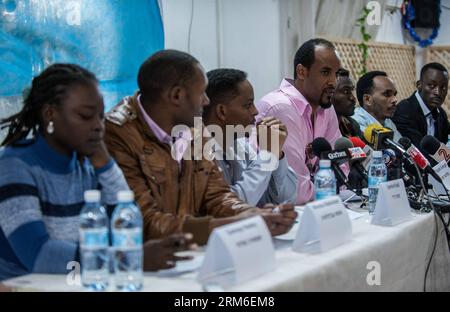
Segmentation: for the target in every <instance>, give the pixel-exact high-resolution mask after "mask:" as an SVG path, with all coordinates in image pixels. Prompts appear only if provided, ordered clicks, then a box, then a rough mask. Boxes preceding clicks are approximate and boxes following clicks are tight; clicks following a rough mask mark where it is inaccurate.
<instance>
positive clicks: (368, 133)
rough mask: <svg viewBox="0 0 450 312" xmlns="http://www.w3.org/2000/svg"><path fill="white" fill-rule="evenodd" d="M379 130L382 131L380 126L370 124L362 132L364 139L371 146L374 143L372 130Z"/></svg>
mask: <svg viewBox="0 0 450 312" xmlns="http://www.w3.org/2000/svg"><path fill="white" fill-rule="evenodd" d="M377 129H378V130H379V129H383V127H382V126H380V125H377V124H370V125H368V126H367V127H366V129H365V130H364V139H365V140H366V141H367V142H369V143H370V144H373V143H374V141H375V137H374V136H373V135H372V133H373V130H377Z"/></svg>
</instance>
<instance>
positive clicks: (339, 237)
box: [292, 196, 352, 253]
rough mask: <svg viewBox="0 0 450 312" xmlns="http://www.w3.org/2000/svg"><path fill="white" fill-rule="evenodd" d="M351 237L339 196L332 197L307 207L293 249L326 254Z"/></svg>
mask: <svg viewBox="0 0 450 312" xmlns="http://www.w3.org/2000/svg"><path fill="white" fill-rule="evenodd" d="M351 236H352V223H351V221H350V218H349V216H348V214H347V211H346V209H345V207H344V205H343V203H342V201H341V199H340V198H339V196H332V197H330V198H327V199H322V200H318V201H315V202H312V203H309V204H307V205H306V207H305V211H304V212H303V215H302V218H301V220H300V226H299V229H298V231H297V237H296V238H295V241H294V245H293V247H292V249H293V250H294V251H297V252H308V253H318V252H324V251H327V250H329V249H332V248H334V247H336V246H338V245H341V244H343V243H345V242H347V241H349V240H350V239H351Z"/></svg>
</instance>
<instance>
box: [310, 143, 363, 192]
mask: <svg viewBox="0 0 450 312" xmlns="http://www.w3.org/2000/svg"><path fill="white" fill-rule="evenodd" d="M312 150H313V153H314V155H315V156H317V157H319V158H320V159H327V160H330V161H331V167H332V169H333V171H334V173H335V176H336V180H337V182H338V183H337V184H338V187H340V186H342V185H345V186H346V187H347V188H348V189H352V188H353V187H352V185H351V183H350V181H349V179H348V177H347V176H346V175H345V173H344V172H343V171H342V169H341V167H340V165H342V164H344V163H346V162H348V163H349V164H350V166H351V167H352V168H354V169H355V170H356V171H357V172H358V174H359V176H360V178H361V179H362V180H366V181H367V171H366V169H365V168H364V166H363V165H362V163H363V162H364V161H365V160H366V159H367V155H366V153H365V152H364V150H363V149H362V148H361V147H359V146H356V147H355V146H354V145H353V143H352V141H351V140H349V139H347V138H339V139H338V140H337V141H336V143H335V145H334V149H332V147H331V145H330V143H329V142H328V141H327V140H326V139H324V138H316V139H315V140H314V141H313V142H312Z"/></svg>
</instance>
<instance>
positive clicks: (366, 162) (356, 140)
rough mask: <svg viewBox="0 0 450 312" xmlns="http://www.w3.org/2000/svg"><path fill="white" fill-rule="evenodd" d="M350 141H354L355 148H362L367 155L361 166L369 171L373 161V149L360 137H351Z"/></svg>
mask: <svg viewBox="0 0 450 312" xmlns="http://www.w3.org/2000/svg"><path fill="white" fill-rule="evenodd" d="M349 139H350V141H352V143H353V146H354V147H359V148H362V150H363V152H364V153H365V154H366V159H364V160H363V161H361V164H362V165H363V167H364V169H365V170H366V171H367V170H368V169H369V164H370V161H371V160H372V154H373V149H372V148H371V147H370V146H369V145H367V144H366V143H364V142H363V140H361V139H360V138H358V137H350V138H349Z"/></svg>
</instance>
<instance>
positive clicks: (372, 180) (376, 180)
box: [368, 176, 387, 188]
mask: <svg viewBox="0 0 450 312" xmlns="http://www.w3.org/2000/svg"><path fill="white" fill-rule="evenodd" d="M386 181H387V178H386V177H373V176H369V183H368V184H369V188H378V185H380V183H383V182H386Z"/></svg>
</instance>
